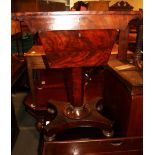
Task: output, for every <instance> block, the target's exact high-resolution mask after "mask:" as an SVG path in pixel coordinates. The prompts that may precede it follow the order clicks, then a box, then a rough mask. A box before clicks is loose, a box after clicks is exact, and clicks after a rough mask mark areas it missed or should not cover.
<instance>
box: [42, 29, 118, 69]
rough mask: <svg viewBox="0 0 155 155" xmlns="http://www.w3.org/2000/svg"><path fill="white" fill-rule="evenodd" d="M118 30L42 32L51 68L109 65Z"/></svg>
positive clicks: (43, 43)
mask: <svg viewBox="0 0 155 155" xmlns="http://www.w3.org/2000/svg"><path fill="white" fill-rule="evenodd" d="M116 35H117V31H116V30H78V31H50V32H41V33H40V38H41V42H42V45H43V47H44V50H45V53H46V56H47V60H48V64H49V67H50V68H66V67H84V66H85V67H87V66H99V65H105V64H107V62H108V60H109V57H110V54H111V50H112V47H113V44H114V42H115V38H116Z"/></svg>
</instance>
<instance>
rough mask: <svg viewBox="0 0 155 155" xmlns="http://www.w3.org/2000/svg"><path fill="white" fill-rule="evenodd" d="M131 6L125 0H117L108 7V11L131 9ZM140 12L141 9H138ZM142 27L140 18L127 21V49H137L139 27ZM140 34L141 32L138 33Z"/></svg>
mask: <svg viewBox="0 0 155 155" xmlns="http://www.w3.org/2000/svg"><path fill="white" fill-rule="evenodd" d="M133 8H134V7H133V6H132V5H130V4H129V2H127V1H117V2H116V3H114V4H113V5H111V6H110V7H109V10H110V11H132V10H133ZM140 12H141V13H142V11H140ZM140 27H142V19H133V20H131V21H130V22H129V27H128V29H129V30H128V31H129V34H128V50H130V51H132V52H136V51H137V46H138V44H137V42H138V41H137V40H139V29H140ZM140 35H141V33H140Z"/></svg>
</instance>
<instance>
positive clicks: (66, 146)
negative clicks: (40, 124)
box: [43, 137, 143, 155]
mask: <svg viewBox="0 0 155 155" xmlns="http://www.w3.org/2000/svg"><path fill="white" fill-rule="evenodd" d="M142 148H143V140H142V137H126V138H110V139H98V140H81V141H80V140H78V141H55V142H54V141H53V142H44V147H43V155H59V154H60V155H61V154H63V155H74V154H75V155H83V154H87V155H95V154H97V155H102V154H103V155H106V154H107V155H115V154H116V155H117V154H118V155H127V154H130V155H132V154H133V155H138V154H142Z"/></svg>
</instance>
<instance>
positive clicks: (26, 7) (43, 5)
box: [11, 0, 66, 12]
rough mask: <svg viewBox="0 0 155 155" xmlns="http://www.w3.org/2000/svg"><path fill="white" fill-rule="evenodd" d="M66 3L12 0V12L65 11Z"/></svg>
mask: <svg viewBox="0 0 155 155" xmlns="http://www.w3.org/2000/svg"><path fill="white" fill-rule="evenodd" d="M65 10H66V6H65V3H61V2H51V1H49V2H48V3H47V2H46V1H43V0H22V1H21V0H12V3H11V12H26V11H28V12H30V11H34V12H37V11H65Z"/></svg>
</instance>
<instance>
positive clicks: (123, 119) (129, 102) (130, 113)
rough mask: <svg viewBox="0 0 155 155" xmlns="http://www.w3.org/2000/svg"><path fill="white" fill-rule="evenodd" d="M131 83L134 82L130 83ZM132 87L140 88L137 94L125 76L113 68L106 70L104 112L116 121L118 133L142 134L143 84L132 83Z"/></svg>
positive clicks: (127, 134) (128, 134)
mask: <svg viewBox="0 0 155 155" xmlns="http://www.w3.org/2000/svg"><path fill="white" fill-rule="evenodd" d="M126 72H128V71H126ZM131 76H132V75H131ZM128 82H129V81H128ZM131 85H132V83H130V86H131ZM132 87H133V88H132V89H137V90H138V89H140V91H139V92H138V91H137V95H136V93H135V94H132V89H131V88H130V87H129V85H128V84H126V82H125V80H124V77H122V76H121V75H118V74H117V73H116V72H115V71H114V70H112V69H109V70H106V72H105V81H104V104H105V111H104V113H105V115H106V116H107V117H108V118H111V119H112V120H113V121H114V122H115V123H114V126H115V131H116V133H117V134H120V133H121V134H123V135H126V136H137V135H140V136H142V135H143V95H142V94H140V92H141V87H142V86H138V85H137V86H133V85H132Z"/></svg>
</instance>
